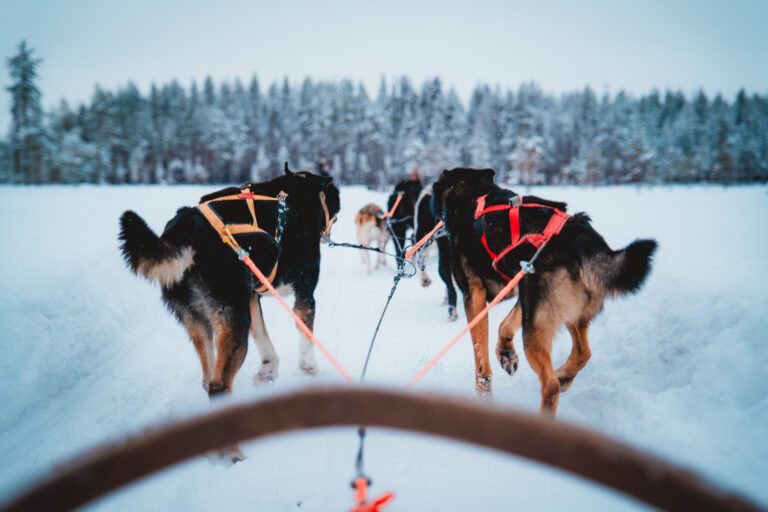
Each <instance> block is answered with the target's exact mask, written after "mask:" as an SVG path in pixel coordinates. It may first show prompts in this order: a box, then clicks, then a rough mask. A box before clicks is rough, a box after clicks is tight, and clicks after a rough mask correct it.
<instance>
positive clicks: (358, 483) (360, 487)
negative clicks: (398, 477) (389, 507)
mask: <svg viewBox="0 0 768 512" xmlns="http://www.w3.org/2000/svg"><path fill="white" fill-rule="evenodd" d="M354 486H355V506H354V507H353V508H352V509H350V512H381V507H382V506H384V505H386V504H387V503H389V502H390V501H392V500H393V499H394V498H395V493H393V492H385V493H384V494H382V495H381V496H379V497H378V498H374V499H373V500H371V501H370V502H369V501H368V479H367V478H365V477H364V476H359V477H357V478H355V482H354Z"/></svg>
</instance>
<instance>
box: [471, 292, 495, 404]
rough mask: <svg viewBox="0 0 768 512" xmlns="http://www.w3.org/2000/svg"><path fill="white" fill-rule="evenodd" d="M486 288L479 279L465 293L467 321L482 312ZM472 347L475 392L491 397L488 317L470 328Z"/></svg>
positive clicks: (480, 395)
mask: <svg viewBox="0 0 768 512" xmlns="http://www.w3.org/2000/svg"><path fill="white" fill-rule="evenodd" d="M486 294H487V292H486V289H485V286H483V284H482V282H480V281H479V280H475V281H470V283H469V293H468V294H465V295H464V309H465V311H466V313H467V322H469V321H471V320H472V319H473V318H474V317H475V315H477V314H478V313H480V311H482V310H483V308H484V307H485V298H486ZM470 335H471V336H472V348H473V350H474V353H475V392H476V393H477V395H478V396H479V397H490V396H491V395H492V394H493V386H492V383H491V381H492V379H493V371H492V370H491V364H490V358H489V356H488V317H487V316H486V317H484V318H483V319H482V320H481V321H480V322H478V324H477V325H475V327H473V328H472V329H471V330H470Z"/></svg>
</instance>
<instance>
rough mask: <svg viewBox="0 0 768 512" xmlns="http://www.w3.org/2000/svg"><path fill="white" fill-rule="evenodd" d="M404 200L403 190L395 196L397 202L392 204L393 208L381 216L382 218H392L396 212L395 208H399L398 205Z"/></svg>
mask: <svg viewBox="0 0 768 512" xmlns="http://www.w3.org/2000/svg"><path fill="white" fill-rule="evenodd" d="M402 200H403V192H398V193H397V197H396V198H395V204H393V205H392V208H391V209H390V210H389V211H388V212H387V213H385V214H384V215H382V216H381V218H382V219H390V218H392V216H393V215H394V214H395V210H397V205H399V204H400V201H402Z"/></svg>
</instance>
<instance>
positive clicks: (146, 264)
mask: <svg viewBox="0 0 768 512" xmlns="http://www.w3.org/2000/svg"><path fill="white" fill-rule="evenodd" d="M194 258H195V251H194V249H192V248H191V247H184V248H183V249H181V250H180V251H179V254H178V255H177V256H175V257H174V258H171V259H167V260H165V261H162V262H160V263H157V262H155V261H151V260H143V261H141V262H140V263H139V266H138V267H137V268H136V272H137V273H138V274H141V275H142V276H144V277H146V278H147V279H149V280H150V281H157V282H159V283H160V285H161V286H171V285H172V284H174V283H177V282H179V281H181V278H182V277H184V272H186V271H187V269H188V268H189V267H191V266H192V263H193V262H194Z"/></svg>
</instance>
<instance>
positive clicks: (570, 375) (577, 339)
mask: <svg viewBox="0 0 768 512" xmlns="http://www.w3.org/2000/svg"><path fill="white" fill-rule="evenodd" d="M588 328H589V322H588V321H583V322H579V323H577V324H568V332H569V333H570V334H571V340H572V341H573V346H572V347H571V353H570V355H569V356H568V361H566V363H565V364H564V365H563V366H561V367H560V368H558V369H557V370H555V377H557V380H558V381H559V382H560V391H566V390H567V389H568V388H569V387H571V384H572V383H573V379H574V378H576V374H578V373H579V371H581V369H582V368H584V366H586V364H587V361H589V358H590V356H591V355H592V351H591V350H590V348H589V340H588V339H587V329H588Z"/></svg>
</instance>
